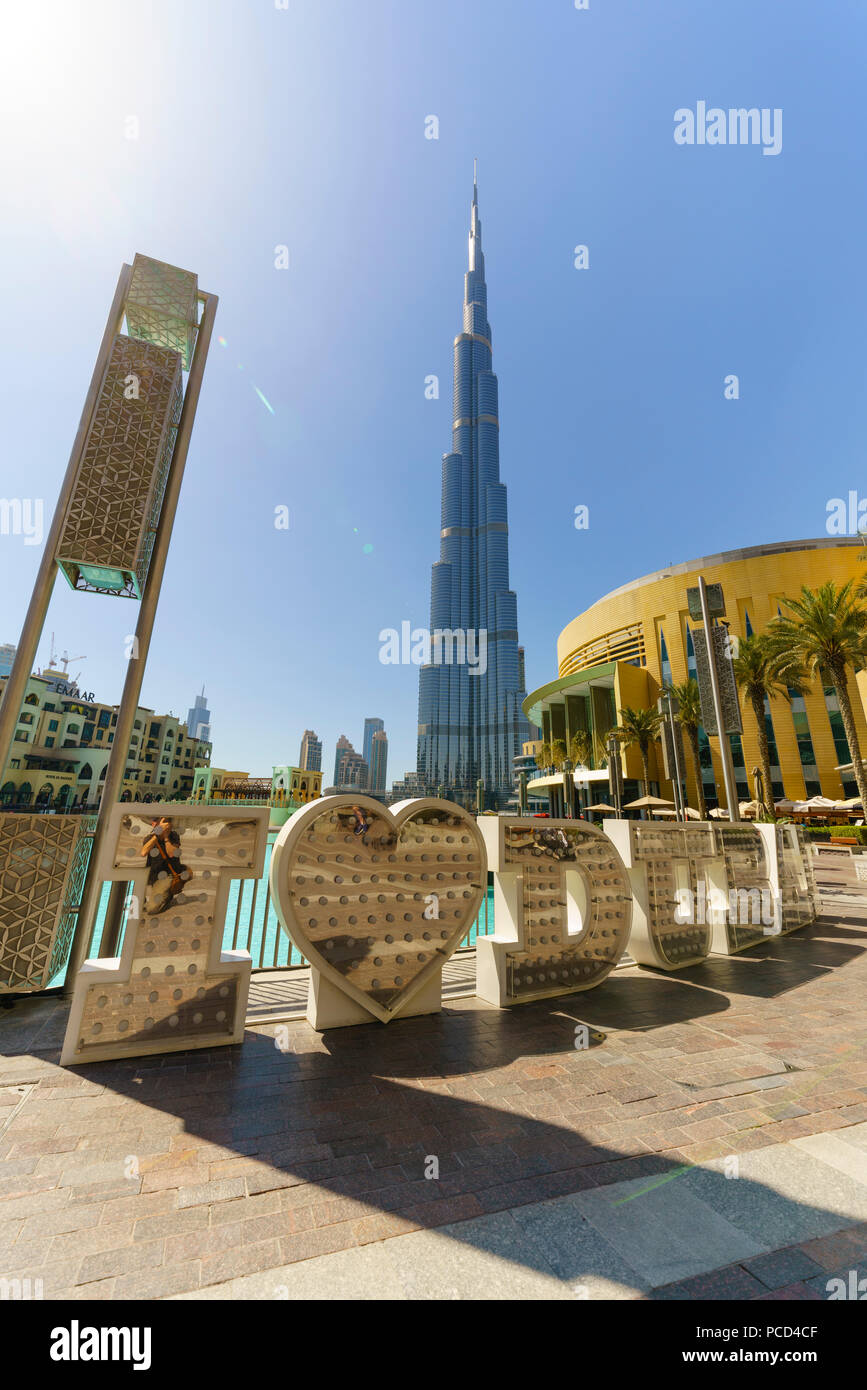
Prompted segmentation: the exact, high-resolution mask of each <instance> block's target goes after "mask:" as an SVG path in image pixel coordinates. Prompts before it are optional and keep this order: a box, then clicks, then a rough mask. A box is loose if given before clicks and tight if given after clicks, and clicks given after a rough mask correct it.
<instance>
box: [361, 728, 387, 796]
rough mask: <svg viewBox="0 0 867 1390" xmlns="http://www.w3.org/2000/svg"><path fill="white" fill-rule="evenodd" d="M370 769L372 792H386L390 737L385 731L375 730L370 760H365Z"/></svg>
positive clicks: (369, 779) (371, 742)
mask: <svg viewBox="0 0 867 1390" xmlns="http://www.w3.org/2000/svg"><path fill="white" fill-rule="evenodd" d="M365 761H366V762H367V765H368V767H369V768H370V775H369V777H368V786H369V787H370V790H371V791H372V792H384V791H385V775H386V769H387V767H388V735H387V734H386V732H385V730H384V729H374V731H373V736H372V737H371V740H370V758H369V759H366V760H365Z"/></svg>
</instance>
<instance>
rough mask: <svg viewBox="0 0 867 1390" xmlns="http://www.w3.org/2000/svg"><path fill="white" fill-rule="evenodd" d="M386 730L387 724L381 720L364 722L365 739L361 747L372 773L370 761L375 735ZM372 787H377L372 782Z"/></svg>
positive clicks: (362, 754)
mask: <svg viewBox="0 0 867 1390" xmlns="http://www.w3.org/2000/svg"><path fill="white" fill-rule="evenodd" d="M384 728H385V724H384V722H383V720H381V719H365V721H364V737H363V739H362V745H361V756H362V757H363V758H364V761H365V762H366V763H367V766H368V767H369V768H370V769H371V772H372V771H373V764H372V762H371V761H370V751H371V742H372V740H373V735H374V734H375V733H377V732H379V730H381V729H384ZM370 785H371V786H375V783H374V782H373V781H372V780H371V784H370Z"/></svg>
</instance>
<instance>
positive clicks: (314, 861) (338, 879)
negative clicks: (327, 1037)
mask: <svg viewBox="0 0 867 1390" xmlns="http://www.w3.org/2000/svg"><path fill="white" fill-rule="evenodd" d="M486 885H487V864H486V860H485V845H484V841H483V839H482V837H481V835H480V834H479V832H478V830H477V829H476V823H475V821H474V820H473V818H472V817H471V816H470V815H469V814H468V813H467V812H466V811H464V810H462V809H461V807H460V806H458V805H456V804H455V803H454V802H451V801H440V800H438V799H437V798H434V797H427V798H424V799H420V800H417V801H402V802H399V803H398V804H397V805H395V806H392V807H391V808H390V809H388V810H386V808H385V807H384V806H383V805H382V804H381V802H379V801H375V800H374V799H373V798H372V797H369V796H362V795H360V794H359V795H358V796H342V795H341V796H327V797H323V798H321V799H320V800H319V801H312V802H311V803H310V804H309V805H308V806H304V807H302V809H301V810H300V811H296V812H295V814H294V815H293V816H291V817H290V819H289V820H288V821H287V822H286V824H285V825H284V826H283V829H282V830H281V831H280V834H279V836H278V837H277V842H276V844H275V845H274V849H273V852H272V855H271V897H272V900H273V902H274V905H275V907H276V910H277V915H278V917H279V919H280V925H281V926H282V928H283V930H284V931H285V932H286V933H287V934H288V935H289V936H290V937H291V938H292V940H293V941H294V943H295V945H296V946H297V947H298V950H299V951H300V952H301V954H302V956H304V958H305V959H306V960H308V961H309V962H310V965H311V967H312V969H311V972H310V987H309V992H308V1001H307V1020H308V1022H309V1023H310V1024H311V1026H312V1027H313V1028H316V1029H318V1030H320V1031H321V1030H323V1029H325V1028H341V1027H346V1026H349V1025H352V1024H357V1023H370V1022H372V1021H373V1020H374V1019H379V1021H380V1022H381V1023H388V1022H389V1021H390V1019H392V1018H394V1017H396V1015H398V1014H400V1015H402V1016H403V1017H407V1016H408V1015H413V1014H423V1013H435V1012H436V1011H438V1010H439V1008H440V1005H441V999H442V969H443V966H444V965H445V963H446V961H447V960H448V958H449V956H450V955H451V954H452V952H453V951H454V950H456V949H457V947H458V946H459V945H460V944H461V942H462V941H463V939H464V937H465V936H466V935H467V933H468V932H469V930H470V929H471V927H472V925H473V923H474V921H475V920H476V917H477V915H478V911H479V907H480V906H481V902H482V898H483V896H484V893H485V889H486Z"/></svg>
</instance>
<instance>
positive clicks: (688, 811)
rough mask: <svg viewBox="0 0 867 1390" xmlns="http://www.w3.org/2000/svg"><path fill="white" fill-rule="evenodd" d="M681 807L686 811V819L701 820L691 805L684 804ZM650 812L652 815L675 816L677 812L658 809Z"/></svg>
mask: <svg viewBox="0 0 867 1390" xmlns="http://www.w3.org/2000/svg"><path fill="white" fill-rule="evenodd" d="M683 809H684V811H685V813H686V818H687V820H701V816H700V815H699V813H698V811H696V810H694V809H693V807H692V806H684V808H683ZM650 814H651V815H652V816H676V815H677V812H676V811H670V810H661V809H660V810H658V811H651V813H650Z"/></svg>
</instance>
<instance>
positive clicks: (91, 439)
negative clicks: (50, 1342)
mask: <svg viewBox="0 0 867 1390" xmlns="http://www.w3.org/2000/svg"><path fill="white" fill-rule="evenodd" d="M129 378H134V379H135V380H134V382H132V383H130V382H129ZM181 389H182V376H181V359H180V356H179V354H178V353H177V352H175V351H174V350H172V349H169V348H164V347H156V346H154V345H152V344H149V343H141V342H137V341H136V340H134V339H132V338H127V337H126V336H125V335H123V334H118V335H117V336H116V337H115V339H114V344H113V346H112V351H111V357H110V359H109V364H108V367H107V369H106V373H105V376H104V378H103V381H102V385H101V387H100V392H99V396H98V398H97V402H96V407H95V409H94V413H93V418H92V420H91V424H90V428H89V430H88V433H87V438H86V440H85V444H84V449H83V451H82V456H81V460H80V462H79V465H78V474H77V477H76V480H75V487H74V489H73V493H72V497H71V500H70V503H69V507H68V508H67V512H66V517H65V518H64V522H63V529H62V532H61V536H60V541H59V543H58V547H57V561H58V564H59V566H60V568H61V569H62V570H63V572H64V574H65V575H66V578H67V579H68V581H69V583H70V584H71V586H72V587H73V588H81V589H89V590H91V591H96V592H102V593H119V592H122V593H125V594H127V595H128V596H129V597H135V598H140V597H141V595H142V593H143V591H144V585H145V580H146V578H147V571H148V566H149V564H150V555H151V551H152V549H153V542H154V535H155V532H156V525H157V522H158V520H159V514H160V509H161V507H162V501H163V494H164V492H165V485H166V479H167V477H168V469H169V464H170V462H171V457H172V451H173V449H174V445H175V438H176V435H177V426H178V422H179V420H180V414H181V405H182V395H181ZM131 392H132V393H133V394H130V393H131ZM88 566H89V567H93V568H94V569H96V570H97V571H107V572H110V573H106V574H100V573H98V572H97V573H96V574H94V573H93V570H91V572H90V573H88V572H87V571H86V572H85V573H82V567H88Z"/></svg>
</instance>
